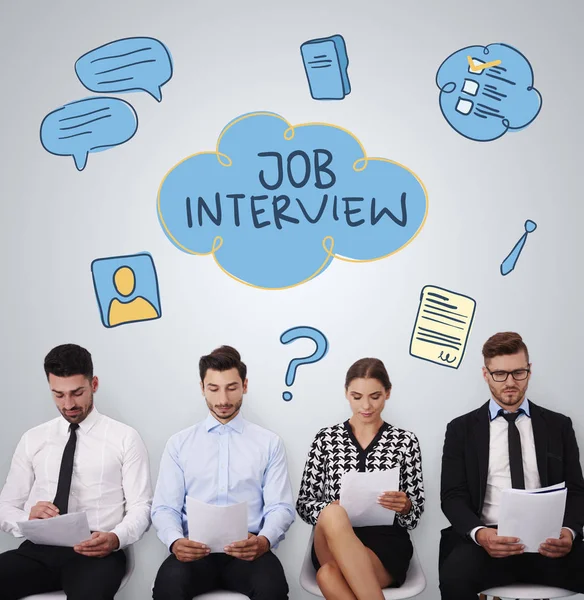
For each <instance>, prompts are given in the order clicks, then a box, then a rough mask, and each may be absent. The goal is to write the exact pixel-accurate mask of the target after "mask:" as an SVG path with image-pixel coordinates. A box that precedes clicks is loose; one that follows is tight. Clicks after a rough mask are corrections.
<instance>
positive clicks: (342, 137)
mask: <svg viewBox="0 0 584 600" xmlns="http://www.w3.org/2000/svg"><path fill="white" fill-rule="evenodd" d="M426 212H427V197H426V190H425V188H424V185H423V184H422V182H421V181H420V180H419V179H418V177H417V176H416V175H415V174H414V173H413V172H412V171H410V170H409V169H407V168H406V167H404V166H402V165H400V164H399V163H396V162H393V161H390V160H388V159H385V158H369V157H367V155H366V153H365V149H364V148H363V146H362V144H361V143H360V142H359V140H357V138H355V137H354V136H353V135H352V134H351V133H350V132H349V131H347V130H345V129H342V128H340V127H336V126H334V125H327V124H323V123H307V124H303V125H296V126H292V125H290V124H289V123H288V122H287V121H286V120H285V119H284V118H283V117H280V116H279V115H276V114H274V113H265V112H263V113H251V114H248V115H243V116H242V117H239V118H237V119H235V120H234V121H232V122H231V123H229V124H228V125H227V127H225V129H224V130H223V132H222V133H221V135H220V137H219V140H218V142H217V148H216V151H214V152H200V153H198V154H195V155H193V156H190V157H188V158H186V159H185V160H183V161H181V162H180V163H179V164H178V165H176V166H175V167H174V168H173V169H172V170H171V171H170V172H169V173H168V174H167V175H166V177H165V178H164V180H163V181H162V183H161V186H160V189H159V193H158V216H159V220H160V223H161V225H162V227H163V229H164V232H165V233H166V235H167V236H168V238H169V239H170V240H171V241H172V243H173V244H175V246H177V247H178V248H180V249H181V250H183V251H185V252H188V253H191V254H199V255H201V254H213V256H214V258H215V260H216V262H217V263H218V265H219V266H220V268H221V269H223V270H224V271H225V272H226V273H228V274H229V275H231V276H232V277H233V278H235V279H236V280H238V281H240V282H242V283H246V284H249V285H252V286H255V287H261V288H265V289H283V288H286V287H291V286H294V285H299V284H301V283H304V282H306V281H308V280H310V279H312V278H313V277H316V276H317V275H319V274H320V273H322V272H323V271H324V270H325V269H326V268H327V267H328V266H329V265H330V263H331V261H332V259H333V258H335V257H336V258H339V259H340V260H347V261H351V262H359V261H371V260H376V259H379V258H384V257H386V256H389V255H390V254H393V253H394V252H396V251H398V250H399V249H401V248H403V247H404V246H405V245H406V244H407V243H408V242H409V241H410V240H412V239H413V238H414V237H415V236H416V235H417V233H418V232H419V231H420V229H421V228H422V226H423V224H424V221H425V218H426Z"/></svg>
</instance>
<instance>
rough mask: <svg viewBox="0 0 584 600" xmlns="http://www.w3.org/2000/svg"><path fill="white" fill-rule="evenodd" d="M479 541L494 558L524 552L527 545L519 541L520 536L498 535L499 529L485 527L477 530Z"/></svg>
mask: <svg viewBox="0 0 584 600" xmlns="http://www.w3.org/2000/svg"><path fill="white" fill-rule="evenodd" d="M476 538H477V542H478V543H479V544H480V545H481V546H482V547H483V548H484V549H485V550H486V551H487V552H488V553H489V556H492V557H493V558H505V557H507V556H512V555H514V554H523V550H524V548H525V546H524V545H523V544H520V543H519V538H516V537H503V536H500V535H497V530H496V529H493V528H491V527H483V528H482V529H479V530H478V531H477V535H476Z"/></svg>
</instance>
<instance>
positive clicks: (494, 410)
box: [489, 397, 531, 421]
mask: <svg viewBox="0 0 584 600" xmlns="http://www.w3.org/2000/svg"><path fill="white" fill-rule="evenodd" d="M500 410H501V407H500V406H499V405H498V404H497V403H496V402H495V401H494V400H493V399H492V398H491V399H490V401H489V416H490V418H491V421H492V420H493V419H496V418H497V415H498V413H499V411H500ZM517 410H522V411H523V412H524V413H525V414H526V415H527V416H528V417H530V418H531V413H530V412H529V400H528V399H527V397H526V398H523V402H522V403H521V406H520V407H519V408H518V409H517ZM505 412H506V413H508V412H509V411H508V410H506V411H505Z"/></svg>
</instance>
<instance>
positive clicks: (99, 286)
mask: <svg viewBox="0 0 584 600" xmlns="http://www.w3.org/2000/svg"><path fill="white" fill-rule="evenodd" d="M91 273H92V275H93V287H94V288H95V295H96V297H97V304H98V306H99V312H100V316H101V322H102V323H103V325H104V327H117V326H118V325H125V324H127V323H138V322H140V321H151V320H153V319H160V317H161V316H162V310H161V308H160V292H159V290H158V278H157V276H156V268H155V267H154V261H153V260H152V256H150V254H148V253H147V252H143V253H140V254H131V255H128V256H112V257H109V258H96V259H95V260H94V261H93V262H92V263H91Z"/></svg>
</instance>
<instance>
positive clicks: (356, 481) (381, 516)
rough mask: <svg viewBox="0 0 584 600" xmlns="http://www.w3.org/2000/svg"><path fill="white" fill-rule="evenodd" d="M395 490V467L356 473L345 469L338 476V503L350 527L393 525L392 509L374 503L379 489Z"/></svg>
mask: <svg viewBox="0 0 584 600" xmlns="http://www.w3.org/2000/svg"><path fill="white" fill-rule="evenodd" d="M397 491H399V469H387V470H385V471H370V472H368V473H360V472H358V471H349V472H347V473H345V474H344V475H343V476H342V478H341V498H340V505H341V506H342V507H343V508H344V509H345V510H346V511H347V514H348V515H349V519H350V521H351V524H352V525H353V527H369V526H371V525H393V520H394V517H395V512H394V511H393V510H389V509H387V508H383V506H381V504H378V503H377V497H378V496H379V495H380V494H381V493H382V492H397Z"/></svg>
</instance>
